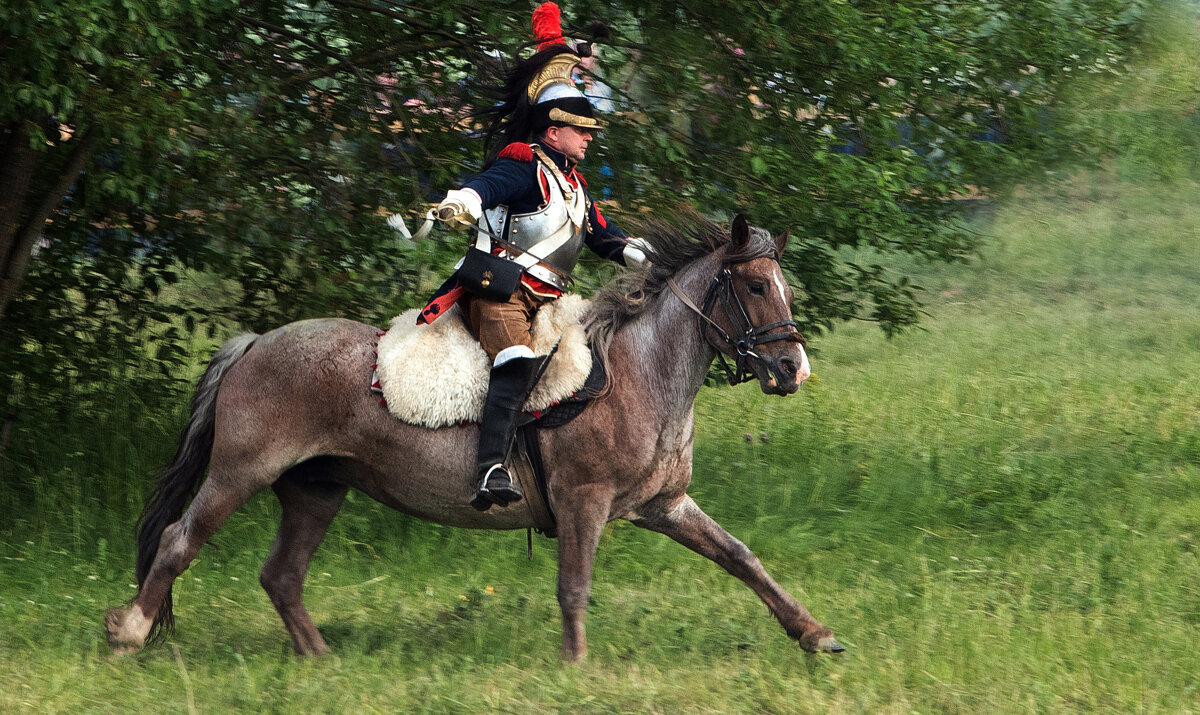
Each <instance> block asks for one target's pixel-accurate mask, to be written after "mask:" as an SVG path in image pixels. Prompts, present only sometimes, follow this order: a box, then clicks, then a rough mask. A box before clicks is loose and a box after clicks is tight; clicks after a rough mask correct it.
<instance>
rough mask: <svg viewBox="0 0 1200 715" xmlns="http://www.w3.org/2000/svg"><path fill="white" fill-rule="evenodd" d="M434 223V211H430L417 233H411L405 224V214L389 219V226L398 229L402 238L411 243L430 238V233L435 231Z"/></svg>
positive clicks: (395, 215) (393, 215)
mask: <svg viewBox="0 0 1200 715" xmlns="http://www.w3.org/2000/svg"><path fill="white" fill-rule="evenodd" d="M433 221H434V216H433V209H430V210H429V211H428V212H427V213H426V214H425V221H424V223H422V224H421V226H420V227H419V228H418V229H417V232H416V233H411V232H410V231H409V230H408V224H407V223H405V222H404V214H392V215H391V216H388V217H387V225H389V226H391V227H392V228H394V229H396V231H397V232H399V234H400V235H401V236H403V237H404V238H406V239H408V240H409V241H420V240H421V239H422V238H425V237H426V236H428V235H429V232H430V231H431V230H432V229H433Z"/></svg>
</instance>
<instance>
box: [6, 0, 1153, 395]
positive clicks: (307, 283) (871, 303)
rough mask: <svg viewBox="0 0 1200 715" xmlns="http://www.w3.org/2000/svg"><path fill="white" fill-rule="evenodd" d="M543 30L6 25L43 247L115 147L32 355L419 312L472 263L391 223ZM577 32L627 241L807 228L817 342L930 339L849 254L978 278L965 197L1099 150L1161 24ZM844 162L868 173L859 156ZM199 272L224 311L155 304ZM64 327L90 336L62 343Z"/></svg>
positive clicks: (754, 11) (803, 252)
mask: <svg viewBox="0 0 1200 715" xmlns="http://www.w3.org/2000/svg"><path fill="white" fill-rule="evenodd" d="M527 11H528V10H527V8H516V7H513V6H510V5H508V4H479V3H464V2H457V1H455V2H448V3H441V4H440V5H439V6H438V7H437V8H430V9H421V8H417V7H412V6H402V5H389V4H367V3H359V2H352V1H351V0H319V1H313V2H308V1H306V2H265V3H251V4H245V3H233V2H217V3H213V2H203V3H201V2H192V1H190V0H123V2H121V3H119V4H114V3H107V2H97V1H96V0H72V1H71V2H65V3H58V4H54V5H52V6H51V5H46V4H45V3H39V2H28V1H26V2H16V3H7V4H6V5H5V7H4V8H3V10H0V69H2V70H3V71H4V72H5V73H6V86H8V87H11V88H12V91H9V92H6V93H5V96H4V97H3V98H0V125H2V126H3V127H4V128H5V131H6V132H9V133H10V134H11V133H12V132H14V131H16V129H15V128H18V127H33V134H32V136H31V140H30V141H31V143H30V146H32V147H35V148H36V150H37V152H38V153H39V156H40V157H41V158H40V159H39V163H38V165H37V170H36V176H35V177H34V181H33V182H32V185H31V187H30V189H29V192H28V196H27V197H26V198H25V199H24V200H25V201H26V204H25V205H24V206H25V208H23V209H22V210H21V212H20V214H21V216H23V217H25V220H28V221H33V222H34V223H36V222H37V221H38V218H37V213H36V212H35V211H34V210H33V206H34V205H35V204H36V199H37V198H38V197H39V196H43V195H48V196H53V194H52V193H51V194H47V193H46V192H49V191H50V187H51V185H52V184H53V183H54V180H55V179H56V178H58V177H59V176H60V174H61V175H62V176H66V177H68V178H69V174H64V173H63V172H65V171H66V167H68V166H69V165H70V164H69V162H68V161H67V156H68V155H69V154H70V152H71V151H72V149H74V148H77V147H81V146H83V144H82V138H84V137H86V138H88V140H89V141H95V147H96V148H95V149H94V150H93V151H92V153H91V158H90V160H89V161H88V162H87V163H86V166H85V168H84V171H83V175H82V177H81V178H80V179H79V180H78V181H77V182H74V188H73V189H72V190H71V191H69V192H68V193H67V194H66V195H65V196H63V197H62V199H61V202H59V203H58V204H57V210H56V213H55V219H54V221H53V222H52V223H51V224H50V225H49V226H48V227H46V230H45V235H44V241H43V244H48V248H45V249H43V250H40V251H38V253H37V254H36V256H35V258H34V260H33V263H32V267H31V269H30V272H29V274H28V276H27V277H26V278H25V285H24V290H23V294H22V297H21V299H20V300H21V302H22V303H23V304H24V305H23V307H16V308H12V309H7V308H4V307H0V310H4V311H6V313H9V314H8V315H6V317H5V319H4V320H3V322H2V323H0V331H3V333H4V338H5V343H6V344H7V345H9V346H17V348H16V349H17V350H18V351H23V350H25V349H27V348H28V349H31V350H34V351H35V352H37V351H42V352H44V351H45V350H48V349H50V347H51V346H56V343H55V338H54V337H53V336H51V335H47V334H46V328H47V327H48V326H49V325H51V324H50V323H44V322H43V323H39V322H31V320H34V319H35V317H36V316H39V315H45V314H47V313H53V314H56V315H57V318H58V320H59V321H60V322H58V323H56V324H54V325H55V327H56V328H57V329H59V330H66V331H72V332H80V333H82V332H86V333H93V334H98V333H101V332H104V333H109V334H111V335H109V336H103V337H101V336H98V335H96V336H93V337H92V338H90V340H93V341H98V342H109V343H122V341H123V343H122V346H121V349H120V351H119V352H120V354H121V356H122V357H120V358H119V359H120V360H127V359H129V357H130V356H131V355H134V354H136V353H137V352H138V351H139V349H140V346H139V345H137V344H135V340H146V339H148V338H149V339H151V340H155V341H156V343H155V345H154V346H152V349H153V350H157V349H158V348H157V345H164V346H166V347H165V348H164V350H165V351H166V353H165V354H168V355H170V354H175V353H178V352H180V351H182V350H185V349H187V342H186V338H187V335H186V332H190V331H177V335H178V337H176V335H172V334H169V328H170V327H177V328H180V327H182V328H187V327H188V326H192V325H197V326H200V327H201V328H202V329H204V330H206V331H208V332H214V331H215V332H219V333H222V334H223V333H225V332H227V331H229V330H232V329H236V328H248V329H252V330H264V329H267V328H270V327H273V326H275V325H278V324H280V323H283V322H287V321H290V320H295V319H299V318H303V317H309V316H314V315H324V314H339V315H347V316H350V317H356V318H360V319H364V320H374V321H379V320H382V319H383V318H384V317H386V316H388V315H389V314H393V313H394V312H396V311H397V310H398V309H400V308H402V307H407V306H409V305H412V304H413V303H415V302H417V301H419V300H420V299H421V298H422V297H423V296H424V294H425V293H426V292H427V291H428V290H429V288H430V287H431V284H432V283H433V282H434V281H435V280H436V276H437V275H439V274H441V273H443V272H444V271H445V270H446V267H447V265H448V263H449V262H450V261H451V260H452V258H453V257H454V256H455V255H456V254H457V253H458V252H459V251H460V246H458V245H456V244H457V243H458V240H459V239H458V238H457V237H453V238H451V239H449V240H447V241H446V242H444V243H443V242H438V241H435V242H431V243H430V244H429V245H425V246H413V245H407V244H405V245H396V243H395V240H394V234H393V233H392V232H391V231H390V229H388V228H387V227H386V226H385V225H384V223H383V221H382V215H384V214H386V213H389V212H391V211H398V210H417V209H420V208H421V206H422V205H423V202H426V201H428V200H431V199H435V198H436V197H437V196H438V195H439V194H440V192H442V191H444V190H445V189H446V188H449V187H452V186H455V185H457V183H458V182H459V181H460V180H461V179H462V178H464V177H465V176H466V175H468V174H470V173H471V172H473V171H475V170H477V169H478V168H479V161H480V157H481V153H482V147H481V146H480V143H479V141H478V140H477V139H475V138H473V136H472V135H471V133H470V130H471V129H472V128H473V124H472V120H471V119H470V116H469V115H470V114H471V112H472V111H475V110H478V109H479V108H481V107H483V106H486V102H487V100H486V99H485V98H484V96H483V95H482V94H481V91H480V87H482V86H484V85H489V84H494V82H495V78H496V76H497V74H498V72H499V70H500V69H501V68H500V67H499V66H498V65H497V63H496V61H495V60H494V58H493V56H494V55H495V54H497V53H499V54H503V55H506V56H508V57H514V56H516V55H518V54H519V53H520V52H521V51H522V47H523V43H526V42H527V41H528V36H527V35H528V29H527V23H528V17H527ZM565 15H566V18H567V20H568V25H569V26H570V23H571V21H572V20H574V21H575V24H576V25H577V26H582V25H583V24H584V21H585V19H587V18H591V17H596V18H599V19H602V20H604V21H606V22H608V23H610V24H611V25H612V26H613V27H614V28H615V29H616V36H615V39H614V40H613V42H612V43H611V46H609V47H606V48H605V49H604V54H603V55H602V59H601V72H602V74H603V77H604V79H605V80H606V81H607V82H608V83H609V84H611V85H612V86H613V88H614V90H615V94H616V100H617V104H618V108H619V110H620V111H619V112H618V114H617V115H615V116H614V117H612V121H611V122H610V124H611V126H612V129H611V131H610V132H608V134H607V136H606V137H605V138H604V140H603V143H604V145H605V146H604V147H603V150H602V151H600V150H598V151H597V152H596V154H597V156H595V157H593V158H591V159H590V161H591V163H593V164H596V165H605V166H607V167H608V168H609V169H611V177H608V176H606V175H605V174H601V173H598V172H595V171H593V172H592V173H591V175H592V177H593V179H594V181H593V184H594V188H595V189H596V192H597V193H598V194H600V193H603V192H605V191H611V192H612V196H613V197H614V198H615V199H616V200H617V201H618V202H619V206H618V207H615V209H614V210H615V212H616V213H618V214H621V213H626V214H628V213H633V212H636V211H639V210H641V209H643V208H647V207H660V206H662V205H663V204H669V203H675V202H678V201H680V200H683V201H687V202H690V203H693V204H695V205H697V206H698V207H700V208H701V209H702V210H704V211H709V212H712V211H732V210H745V211H748V212H749V213H750V214H751V216H752V218H753V219H754V220H755V221H756V222H757V223H760V224H762V225H765V226H769V227H772V228H774V229H775V230H782V229H783V228H784V227H785V226H789V225H791V226H793V234H794V235H795V237H796V240H795V241H794V244H793V245H794V249H793V250H792V251H791V252H790V253H789V255H788V257H787V267H788V269H789V272H790V276H791V278H792V279H793V280H794V281H795V282H796V284H797V286H798V287H799V288H800V289H801V290H800V291H799V295H798V299H797V309H798V313H799V317H800V321H801V323H802V324H803V327H804V328H805V329H806V330H808V331H814V330H821V329H826V328H829V327H831V326H832V325H834V324H835V323H836V322H838V321H842V320H845V319H847V318H861V319H866V320H871V321H875V322H878V323H879V324H880V325H881V326H882V327H883V328H884V330H885V331H886V332H887V333H889V334H893V333H895V332H896V331H898V330H900V329H902V328H903V327H905V326H907V325H911V324H913V323H914V322H915V321H916V319H917V316H918V310H917V307H918V304H917V294H916V293H915V292H914V291H912V290H911V288H910V287H909V286H907V285H906V284H905V283H904V282H903V279H902V278H901V277H899V276H897V275H895V274H894V273H892V272H890V271H889V270H887V269H885V268H884V267H883V265H884V262H882V261H879V260H875V261H872V262H870V263H867V264H862V265H859V264H856V263H855V262H853V261H852V260H850V259H849V258H847V251H853V250H855V249H860V248H863V247H872V248H873V249H875V251H877V252H878V253H879V254H880V255H887V254H889V253H893V252H902V253H909V254H913V255H919V256H923V257H927V258H930V259H939V260H954V259H960V258H963V257H965V256H968V255H970V254H971V253H972V251H973V250H974V248H975V246H976V244H977V238H976V237H975V236H973V235H972V234H971V233H970V232H968V231H966V230H965V229H964V226H963V224H962V223H961V222H960V221H957V220H956V219H955V215H956V213H957V209H956V207H955V206H954V202H953V201H950V200H949V199H951V198H952V197H954V196H956V195H958V194H962V193H963V192H966V191H975V190H987V191H998V190H1002V189H1003V188H1004V187H1005V186H1006V185H1008V184H1009V183H1010V182H1011V181H1012V180H1013V179H1016V178H1021V177H1025V176H1028V175H1029V173H1030V172H1031V171H1032V170H1034V169H1035V168H1037V167H1040V166H1043V165H1044V164H1045V163H1046V162H1047V161H1059V160H1067V159H1070V158H1072V157H1078V156H1079V155H1080V153H1082V152H1084V151H1085V149H1086V146H1087V144H1086V142H1081V136H1080V135H1079V134H1078V132H1077V131H1076V129H1077V127H1076V126H1074V125H1073V124H1072V123H1071V122H1069V121H1066V120H1064V119H1063V118H1062V117H1060V116H1058V115H1057V114H1055V113H1054V112H1055V109H1056V107H1057V106H1059V102H1060V101H1061V99H1062V97H1063V96H1064V93H1065V92H1066V91H1068V89H1069V88H1070V87H1071V86H1072V85H1071V83H1070V82H1069V80H1071V79H1072V78H1073V77H1074V75H1077V74H1081V73H1088V72H1095V71H1099V69H1101V68H1104V69H1110V68H1114V67H1119V66H1120V62H1121V60H1122V59H1123V58H1124V57H1126V56H1127V55H1128V53H1129V51H1130V48H1131V47H1132V46H1133V45H1132V43H1133V42H1134V41H1135V40H1136V38H1137V37H1138V33H1139V27H1140V25H1139V22H1140V20H1141V17H1142V10H1141V5H1140V3H1138V2H1125V3H1117V2H1114V1H1113V0H1078V1H1077V2H1071V3H1057V4H1046V3H1041V2H1022V3H1017V4H1013V3H1002V4H991V5H989V4H986V3H984V4H969V3H968V4H962V3H934V4H922V5H916V6H913V5H912V4H911V3H901V2H873V3H854V4H847V3H818V4H815V5H814V4H804V5H800V6H790V5H789V6H779V7H774V6H766V5H762V4H761V3H746V2H735V3H727V2H721V3H707V2H700V3H688V4H685V5H677V4H653V3H651V4H646V3H637V4H629V5H625V4H621V3H618V4H615V5H614V4H611V3H595V2H579V3H575V4H573V5H571V6H569V7H567V8H566V12H565ZM576 34H585V33H583V31H578V32H576ZM60 126H62V127H65V128H67V129H69V130H71V131H72V132H73V137H72V138H61V137H60V136H59V130H58V127H60ZM989 133H990V135H991V137H990V138H995V137H996V136H1002V137H1003V139H1004V142H1003V143H1000V144H997V143H995V142H992V141H986V140H985V138H986V137H984V136H983V135H984V134H989ZM11 135H12V136H16V135H15V134H11ZM847 145H853V146H855V147H857V149H858V151H859V153H858V154H857V155H850V154H840V153H836V152H838V151H841V150H842V149H844V148H845V147H846V146H847ZM109 229H113V230H116V231H118V232H120V231H128V232H129V235H128V236H126V237H118V238H116V239H115V240H116V241H117V243H118V244H123V245H117V246H116V247H115V248H116V249H117V250H116V252H115V253H113V254H111V255H106V256H104V257H103V258H98V257H97V251H98V247H97V245H96V244H97V242H98V239H97V238H96V237H95V236H94V235H93V234H95V233H97V232H99V231H107V230H109ZM111 240H113V239H110V238H108V237H105V238H103V239H101V240H100V243H102V244H103V245H102V246H100V247H99V250H107V249H109V248H110V245H109V243H110V242H111ZM5 260H6V259H5ZM97 261H112V262H113V265H116V264H118V263H120V264H123V265H124V273H125V275H126V277H125V278H123V280H127V281H131V283H130V285H129V286H127V289H126V290H125V292H124V293H120V294H119V297H120V298H121V299H120V300H119V301H118V300H117V298H118V294H112V293H108V294H106V293H105V292H104V291H106V290H107V289H108V288H107V285H106V284H103V283H98V282H88V281H76V282H75V283H74V285H72V286H71V289H72V290H63V289H62V288H61V287H60V286H59V282H60V278H61V269H62V267H63V266H64V265H66V264H70V263H79V264H80V265H81V266H89V268H80V269H79V270H81V271H84V272H86V271H87V270H90V264H92V263H93V262H97ZM185 269H186V270H187V271H193V272H194V271H201V272H206V273H210V274H211V275H212V276H213V278H212V281H213V282H214V283H216V284H219V285H221V286H223V288H224V289H223V290H221V291H218V292H216V293H215V294H213V295H205V296H194V295H192V296H188V295H186V293H170V294H162V293H161V292H158V291H156V287H159V286H162V285H163V284H165V283H167V282H169V281H170V280H171V278H170V277H169V276H170V275H172V274H178V273H179V272H180V271H182V270H185ZM6 270H7V269H6ZM18 278H19V276H18ZM206 280H207V279H206ZM72 291H79V292H72ZM89 291H90V292H89ZM136 291H140V293H141V294H140V295H139V296H138V297H137V299H136V300H125V298H127V297H129V296H130V294H131V293H132V292H136ZM85 293H86V295H85ZM185 298H191V300H187V299H185ZM71 300H82V301H84V302H85V303H87V304H100V303H105V302H107V303H109V304H110V305H109V308H108V309H106V310H107V312H108V313H111V314H117V313H121V318H122V319H121V320H115V321H114V320H108V319H99V316H83V315H82V314H80V312H79V311H77V310H75V309H74V308H72V307H71V306H69V305H66V304H65V302H66V301H71ZM168 300H178V302H174V303H172V304H171V305H170V306H164V305H163V303H164V302H166V301H168ZM48 302H49V303H54V305H42V304H43V303H48ZM117 302H119V303H120V304H121V305H120V308H118V307H116V305H115V303H117ZM65 315H72V316H76V317H77V318H78V319H76V320H74V321H73V322H72V323H70V324H64V323H62V322H61V321H62V320H63V316H65ZM163 318H165V319H166V320H163ZM146 319H150V320H151V321H153V322H154V323H157V324H158V325H157V328H155V329H154V330H152V331H151V334H150V335H147V334H146V333H144V332H143V331H141V330H130V329H129V328H130V326H129V322H130V321H133V322H134V323H135V324H138V325H140V324H141V323H142V322H143V321H144V320H146ZM181 321H184V323H183V324H182V325H180V322H181ZM105 354H111V353H105ZM19 359H22V358H19V357H17V356H13V355H11V353H10V354H9V355H8V356H0V360H2V363H0V364H4V365H6V366H11V365H13V364H14V363H13V362H12V361H13V360H19ZM167 367H170V364H169V363H168V364H167ZM4 372H5V374H9V375H11V374H13V371H12V369H11V368H8V367H6V368H5V371H4ZM27 377H28V376H27ZM36 382H39V383H41V384H45V380H43V379H40V378H39V379H37V380H36Z"/></svg>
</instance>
